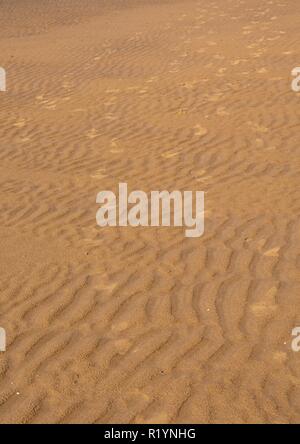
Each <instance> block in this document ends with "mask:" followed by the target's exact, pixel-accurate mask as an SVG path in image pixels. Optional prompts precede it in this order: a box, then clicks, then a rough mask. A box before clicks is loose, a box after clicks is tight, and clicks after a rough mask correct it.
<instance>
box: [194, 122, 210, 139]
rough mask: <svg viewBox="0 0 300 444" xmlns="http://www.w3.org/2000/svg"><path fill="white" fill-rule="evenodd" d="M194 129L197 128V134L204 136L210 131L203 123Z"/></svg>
mask: <svg viewBox="0 0 300 444" xmlns="http://www.w3.org/2000/svg"><path fill="white" fill-rule="evenodd" d="M194 129H195V136H199V137H203V136H205V135H206V134H207V133H208V130H207V128H204V126H202V125H196V126H195V127H194Z"/></svg>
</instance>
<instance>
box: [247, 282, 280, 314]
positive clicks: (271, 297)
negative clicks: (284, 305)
mask: <svg viewBox="0 0 300 444" xmlns="http://www.w3.org/2000/svg"><path fill="white" fill-rule="evenodd" d="M276 293H277V287H272V288H270V290H269V291H268V292H267V293H266V294H265V296H264V297H263V300H262V301H260V302H258V303H256V304H252V305H251V307H250V308H251V310H252V311H253V312H254V314H255V315H257V316H269V315H271V314H273V313H274V312H275V311H276V310H277V309H278V304H276V300H275V295H276Z"/></svg>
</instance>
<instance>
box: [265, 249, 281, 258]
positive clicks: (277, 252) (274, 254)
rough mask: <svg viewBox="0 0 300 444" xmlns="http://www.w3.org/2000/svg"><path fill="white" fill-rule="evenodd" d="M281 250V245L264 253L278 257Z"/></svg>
mask: <svg viewBox="0 0 300 444" xmlns="http://www.w3.org/2000/svg"><path fill="white" fill-rule="evenodd" d="M279 250H280V247H275V248H272V249H271V250H268V251H266V252H265V253H264V256H268V257H277V256H279Z"/></svg>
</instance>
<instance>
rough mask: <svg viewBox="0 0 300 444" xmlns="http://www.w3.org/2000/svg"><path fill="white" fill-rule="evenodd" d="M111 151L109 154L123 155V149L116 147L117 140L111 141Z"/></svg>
mask: <svg viewBox="0 0 300 444" xmlns="http://www.w3.org/2000/svg"><path fill="white" fill-rule="evenodd" d="M110 145H111V149H110V152H111V153H113V154H118V153H123V151H124V149H123V148H120V147H119V146H118V140H117V139H113V140H112V141H111V144H110Z"/></svg>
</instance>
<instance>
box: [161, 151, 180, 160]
mask: <svg viewBox="0 0 300 444" xmlns="http://www.w3.org/2000/svg"><path fill="white" fill-rule="evenodd" d="M178 154H179V152H173V153H172V152H171V151H167V152H165V153H163V154H161V156H162V157H164V158H165V159H171V158H172V157H175V156H178Z"/></svg>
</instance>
